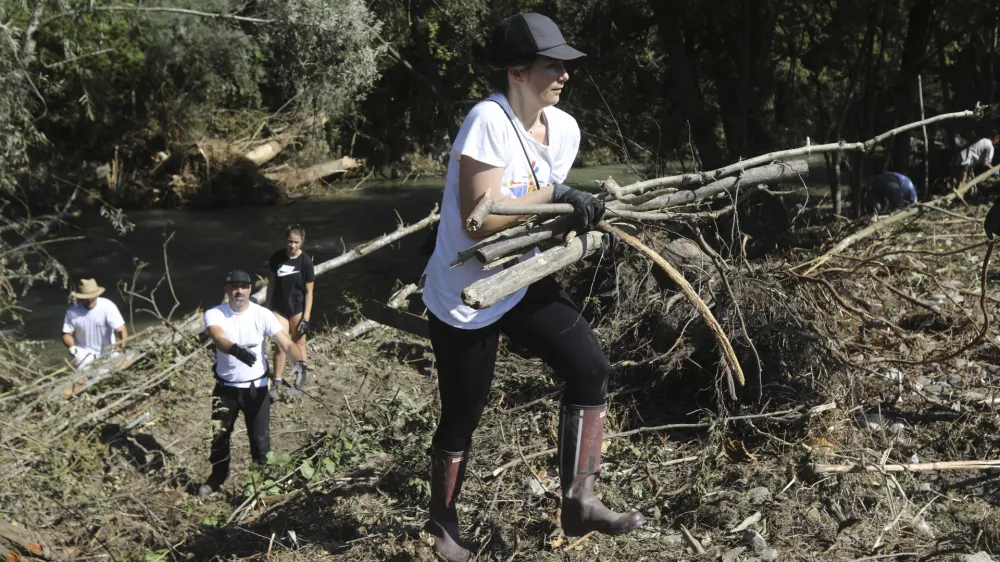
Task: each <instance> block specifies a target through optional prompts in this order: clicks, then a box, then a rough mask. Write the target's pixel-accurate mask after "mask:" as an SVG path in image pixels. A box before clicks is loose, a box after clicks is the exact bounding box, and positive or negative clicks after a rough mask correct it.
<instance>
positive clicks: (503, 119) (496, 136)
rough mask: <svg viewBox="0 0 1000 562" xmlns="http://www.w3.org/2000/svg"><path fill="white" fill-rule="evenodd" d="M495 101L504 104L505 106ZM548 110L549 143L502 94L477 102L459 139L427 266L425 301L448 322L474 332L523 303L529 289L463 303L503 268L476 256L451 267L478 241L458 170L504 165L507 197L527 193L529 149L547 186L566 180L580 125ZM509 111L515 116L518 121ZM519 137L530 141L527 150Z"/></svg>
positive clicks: (529, 185)
mask: <svg viewBox="0 0 1000 562" xmlns="http://www.w3.org/2000/svg"><path fill="white" fill-rule="evenodd" d="M492 100H495V101H497V102H500V104H501V105H502V106H503V107H502V108H501V106H500V105H497V104H496V103H494V101H492ZM542 111H543V113H544V116H545V120H546V122H547V123H548V136H549V144H548V146H546V145H543V144H542V143H540V142H538V141H536V140H535V139H534V138H532V137H531V135H530V134H528V132H527V131H526V130H525V129H524V125H523V124H522V123H521V121H520V120H519V119H518V118H517V117H516V116H515V115H514V112H513V110H512V109H511V108H510V104H509V103H508V102H507V98H506V97H504V96H503V95H502V94H493V95H492V96H490V97H489V98H487V99H486V100H485V101H482V102H479V103H478V104H476V106H475V107H473V108H472V110H471V111H470V112H469V115H468V116H467V117H466V118H465V122H464V123H462V128H461V129H460V130H459V132H458V136H457V137H456V138H455V143H454V144H453V145H452V148H451V157H450V159H449V161H448V177H447V179H446V180H445V186H444V196H443V198H442V201H441V224H440V226H439V227H438V234H437V242H436V246H435V248H434V253H433V254H432V255H431V258H430V261H428V263H427V268H426V269H425V270H424V274H425V275H426V279H425V281H424V296H423V300H424V304H426V305H427V308H428V310H430V311H431V312H432V313H433V314H434V315H435V316H437V317H438V318H439V319H440V320H441V321H442V322H445V323H446V324H450V325H452V326H455V327H457V328H465V329H470V330H471V329H474V328H480V327H483V326H488V325H490V324H492V323H494V322H496V321H497V320H498V319H499V318H500V317H501V316H503V314H504V313H505V312H507V311H508V310H510V309H511V308H513V307H514V305H516V304H517V303H518V302H520V300H521V299H522V298H523V297H524V293H525V292H527V289H526V288H525V289H521V290H520V291H518V292H516V293H514V294H512V295H509V296H507V297H505V298H503V299H501V300H500V301H499V302H497V303H496V304H494V305H493V306H491V307H489V308H485V309H483V310H475V309H473V308H470V307H469V306H466V305H465V304H464V303H463V302H462V291H463V290H464V289H465V288H466V287H468V286H469V285H471V284H472V283H474V282H476V281H479V280H480V279H485V278H487V277H489V276H490V275H493V274H495V273H496V272H497V271H501V270H499V269H497V270H493V271H483V270H482V264H480V263H479V262H478V261H476V260H469V261H467V262H465V263H464V264H462V265H460V266H458V267H455V268H452V267H451V263H452V262H453V261H455V258H456V257H457V256H458V254H459V252H461V251H463V250H466V249H468V248H469V247H471V246H473V245H474V244H475V243H476V241H475V240H473V239H472V238H470V237H469V235H468V234H466V232H465V228H464V226H463V224H462V211H461V202H460V200H459V197H460V196H459V188H458V169H459V165H460V163H461V160H462V156H468V157H470V158H473V159H475V160H478V161H480V162H483V163H484V164H489V165H491V166H497V167H502V168H503V182H502V184H501V186H500V198H499V199H500V200H501V201H505V200H508V199H516V198H518V197H523V196H524V195H527V194H528V193H529V192H531V191H535V190H536V189H537V186H536V185H535V180H534V178H533V177H532V175H531V169H529V168H528V159H527V158H525V154H524V150H527V152H528V156H530V158H531V165H532V166H533V167H534V170H535V175H536V176H538V181H539V182H541V184H542V185H543V186H545V185H549V184H552V183H558V182H563V181H565V180H566V176H567V174H569V170H570V168H571V167H572V166H573V161H574V160H575V159H576V152H577V150H578V149H579V148H580V127H579V126H578V125H577V124H576V120H575V119H573V117H571V116H570V115H569V114H568V113H566V112H565V111H563V110H561V109H557V108H555V107H546V108H545V109H543V110H542ZM505 112H506V114H505ZM507 115H510V117H512V118H513V120H514V123H513V124H511V121H510V119H509V118H508V117H507ZM518 136H520V137H521V140H522V141H523V142H524V150H522V148H521V144H520V143H519V142H518ZM536 253H537V250H533V251H532V252H530V253H529V254H527V255H526V256H525V257H524V258H522V259H526V258H528V257H531V256H534V255H535V254H536Z"/></svg>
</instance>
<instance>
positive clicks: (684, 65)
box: [652, 0, 725, 169]
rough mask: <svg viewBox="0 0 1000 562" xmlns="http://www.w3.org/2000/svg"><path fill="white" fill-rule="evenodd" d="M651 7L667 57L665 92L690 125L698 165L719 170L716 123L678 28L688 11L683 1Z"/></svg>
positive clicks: (720, 154)
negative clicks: (697, 155) (698, 160)
mask: <svg viewBox="0 0 1000 562" xmlns="http://www.w3.org/2000/svg"><path fill="white" fill-rule="evenodd" d="M652 8H653V14H654V17H655V18H656V21H657V25H658V26H659V28H660V34H659V35H660V43H661V45H663V49H664V51H666V53H667V57H668V67H669V73H670V79H669V81H668V82H667V84H669V88H670V92H669V93H670V94H672V95H673V96H675V99H676V100H677V102H678V105H679V106H680V107H681V110H682V111H683V113H684V117H685V118H686V119H687V120H688V121H689V122H690V123H691V137H692V139H693V140H694V143H695V145H696V146H697V147H698V153H699V154H700V156H701V161H702V164H704V166H705V167H706V168H708V169H714V168H719V167H721V166H723V165H724V164H725V160H724V158H723V154H722V150H721V149H720V147H719V139H718V137H717V136H716V134H715V129H716V126H717V123H718V121H717V119H716V117H715V115H714V114H713V113H712V112H711V111H710V110H709V109H708V107H707V105H706V103H705V99H704V96H703V95H702V92H701V87H700V81H699V77H698V69H697V67H696V66H695V62H694V61H693V60H692V59H691V57H690V56H689V54H688V48H687V45H686V44H685V41H684V33H683V31H682V29H681V23H683V22H684V21H685V20H686V16H687V14H688V12H689V10H688V5H687V2H685V1H684V0H670V1H659V2H653V3H652ZM667 84H664V85H665V86H666V85H667Z"/></svg>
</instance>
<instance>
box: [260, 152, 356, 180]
mask: <svg viewBox="0 0 1000 562" xmlns="http://www.w3.org/2000/svg"><path fill="white" fill-rule="evenodd" d="M357 167H358V161H357V160H355V159H354V158H351V157H349V156H345V157H343V158H340V159H338V160H331V161H329V162H324V163H322V164H316V165H315V166H310V167H308V168H305V169H302V170H292V171H289V172H282V173H271V174H265V175H266V176H267V177H268V178H270V179H272V180H275V181H277V182H278V183H280V184H281V185H283V186H284V187H298V186H300V185H305V184H307V183H312V182H314V181H317V180H321V179H323V178H325V177H327V176H332V175H333V174H343V173H345V172H347V171H348V170H353V169H354V168H357Z"/></svg>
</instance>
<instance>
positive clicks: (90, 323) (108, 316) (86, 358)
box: [62, 279, 128, 369]
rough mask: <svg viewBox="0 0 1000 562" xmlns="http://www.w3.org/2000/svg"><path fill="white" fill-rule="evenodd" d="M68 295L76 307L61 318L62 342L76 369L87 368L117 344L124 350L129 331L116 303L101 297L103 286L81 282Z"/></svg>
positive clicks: (89, 280)
mask: <svg viewBox="0 0 1000 562" xmlns="http://www.w3.org/2000/svg"><path fill="white" fill-rule="evenodd" d="M70 294H71V295H72V296H73V297H74V298H75V299H76V304H74V305H73V306H71V307H70V308H69V310H67V311H66V316H64V317H63V329H62V331H63V333H62V342H63V345H65V346H66V349H67V350H68V351H69V354H70V355H72V356H73V359H74V362H75V365H76V368H77V369H82V368H84V367H86V366H87V365H90V364H91V363H93V362H94V360H95V359H97V358H98V357H100V356H101V354H102V353H105V352H108V351H110V350H111V347H112V346H114V345H115V344H116V342H117V347H119V348H120V349H121V350H123V351H124V349H125V341H126V340H128V328H126V327H125V319H124V318H122V313H121V312H119V310H118V307H117V306H115V303H113V302H111V301H109V300H108V299H106V298H104V297H102V296H101V295H102V294H104V287H101V286H100V285H98V284H97V281H96V280H94V279H83V280H81V281H80V284H79V285H78V286H77V289H76V291H73V292H71V293H70ZM116 335H117V338H116V337H115V336H116Z"/></svg>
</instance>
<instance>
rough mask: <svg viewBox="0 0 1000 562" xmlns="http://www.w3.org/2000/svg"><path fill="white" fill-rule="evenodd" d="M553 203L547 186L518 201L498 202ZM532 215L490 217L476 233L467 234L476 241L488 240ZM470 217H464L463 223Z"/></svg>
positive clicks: (501, 203) (521, 203)
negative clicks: (489, 237) (488, 237)
mask: <svg viewBox="0 0 1000 562" xmlns="http://www.w3.org/2000/svg"><path fill="white" fill-rule="evenodd" d="M551 202H552V186H551V185H548V186H545V187H543V188H541V189H539V190H537V191H532V192H531V193H529V194H527V195H525V196H524V197H518V198H517V199H507V200H505V201H498V202H497V204H498V205H510V206H517V205H539V204H545V203H551ZM529 216H531V215H514V216H501V215H489V216H487V217H486V220H484V221H483V225H482V226H481V227H480V228H479V229H478V230H475V231H472V232H469V231H468V230H466V232H467V233H468V234H469V237H471V238H472V239H474V240H479V239H481V238H486V237H487V236H491V235H493V234H496V233H497V232H500V231H502V230H506V229H508V228H510V227H512V226H514V225H516V224H517V223H520V222H523V221H524V220H526V219H527V218H528V217H529ZM467 218H468V217H463V221H464V220H466V219H467Z"/></svg>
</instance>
